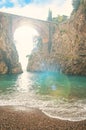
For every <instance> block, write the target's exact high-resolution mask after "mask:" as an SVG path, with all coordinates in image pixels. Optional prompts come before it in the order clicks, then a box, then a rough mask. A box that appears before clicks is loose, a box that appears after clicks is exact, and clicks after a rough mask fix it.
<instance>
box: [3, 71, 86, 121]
mask: <svg viewBox="0 0 86 130" xmlns="http://www.w3.org/2000/svg"><path fill="white" fill-rule="evenodd" d="M0 105H24V106H27V107H36V108H39V109H41V110H42V111H43V112H44V113H45V114H48V115H49V116H54V117H59V118H64V119H69V120H82V119H85V118H86V77H85V76H67V75H64V74H60V73H49V72H46V73H29V72H24V73H23V74H20V75H0Z"/></svg>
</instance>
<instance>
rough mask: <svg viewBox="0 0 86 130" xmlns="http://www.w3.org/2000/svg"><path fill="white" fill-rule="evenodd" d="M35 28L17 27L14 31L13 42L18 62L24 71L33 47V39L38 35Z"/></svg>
mask: <svg viewBox="0 0 86 130" xmlns="http://www.w3.org/2000/svg"><path fill="white" fill-rule="evenodd" d="M38 35H39V34H38V32H37V30H35V29H34V28H32V27H30V26H25V25H23V26H21V27H18V28H17V29H16V30H15V32H14V35H13V37H14V42H15V46H16V49H17V52H18V55H19V62H20V63H21V66H22V69H23V71H26V68H27V64H28V55H30V54H31V52H32V50H33V48H34V46H35V45H34V42H33V39H34V37H35V36H38Z"/></svg>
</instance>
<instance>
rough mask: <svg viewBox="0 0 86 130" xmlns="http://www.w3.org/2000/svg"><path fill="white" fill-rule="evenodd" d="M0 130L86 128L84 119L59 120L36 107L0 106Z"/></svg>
mask: <svg viewBox="0 0 86 130" xmlns="http://www.w3.org/2000/svg"><path fill="white" fill-rule="evenodd" d="M0 130H86V120H83V121H67V120H60V119H55V118H50V117H48V116H47V115H45V114H44V113H43V112H42V111H41V110H39V109H36V108H27V107H23V106H0Z"/></svg>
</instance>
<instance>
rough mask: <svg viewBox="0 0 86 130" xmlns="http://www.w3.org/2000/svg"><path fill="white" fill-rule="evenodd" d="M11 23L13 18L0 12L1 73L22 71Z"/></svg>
mask: <svg viewBox="0 0 86 130" xmlns="http://www.w3.org/2000/svg"><path fill="white" fill-rule="evenodd" d="M9 23H10V24H11V19H10V18H9V17H8V16H6V15H3V13H0V74H7V73H15V74H16V73H21V72H22V69H21V65H20V63H19V61H18V54H17V51H16V48H15V45H14V43H13V39H12V35H11V34H10V32H9V30H10V24H9ZM9 36H10V37H9Z"/></svg>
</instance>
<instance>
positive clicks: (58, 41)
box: [27, 0, 86, 75]
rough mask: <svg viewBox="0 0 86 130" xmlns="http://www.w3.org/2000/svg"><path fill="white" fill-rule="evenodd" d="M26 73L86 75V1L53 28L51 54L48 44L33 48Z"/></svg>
mask: <svg viewBox="0 0 86 130" xmlns="http://www.w3.org/2000/svg"><path fill="white" fill-rule="evenodd" d="M27 70H28V71H55V72H56V71H62V72H64V73H66V74H75V75H86V1H85V0H83V3H82V4H81V5H80V7H79V9H78V10H77V12H76V13H75V14H73V15H71V17H70V19H69V20H68V21H67V22H65V23H62V24H59V25H57V26H56V27H55V32H54V33H53V38H52V48H51V52H50V53H49V52H48V43H43V46H42V48H41V49H40V48H38V49H37V48H35V49H34V50H33V52H32V54H31V56H30V57H29V60H28V66H27Z"/></svg>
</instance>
